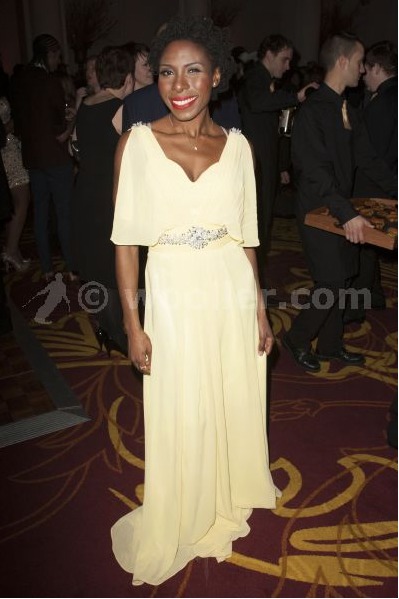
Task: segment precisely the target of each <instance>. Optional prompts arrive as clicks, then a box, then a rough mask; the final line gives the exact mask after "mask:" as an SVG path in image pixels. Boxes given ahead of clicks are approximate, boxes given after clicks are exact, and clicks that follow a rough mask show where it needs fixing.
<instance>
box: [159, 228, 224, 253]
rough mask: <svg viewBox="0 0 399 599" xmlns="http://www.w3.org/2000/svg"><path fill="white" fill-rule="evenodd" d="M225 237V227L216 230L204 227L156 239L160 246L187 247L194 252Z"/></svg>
mask: <svg viewBox="0 0 399 599" xmlns="http://www.w3.org/2000/svg"><path fill="white" fill-rule="evenodd" d="M226 235H227V227H226V226H225V225H223V227H219V228H218V229H205V228H204V227H190V228H189V229H187V231H184V232H183V233H163V234H162V235H161V237H160V238H159V239H158V244H160V245H189V246H191V247H192V248H194V249H196V250H202V248H204V247H206V246H207V245H208V244H209V243H211V241H216V240H217V239H221V238H222V237H225V236H226Z"/></svg>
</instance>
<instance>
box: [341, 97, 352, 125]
mask: <svg viewBox="0 0 399 599" xmlns="http://www.w3.org/2000/svg"><path fill="white" fill-rule="evenodd" d="M342 120H343V122H344V127H345V129H352V127H351V123H350V120H349V116H348V103H347V101H346V100H344V101H343V104H342Z"/></svg>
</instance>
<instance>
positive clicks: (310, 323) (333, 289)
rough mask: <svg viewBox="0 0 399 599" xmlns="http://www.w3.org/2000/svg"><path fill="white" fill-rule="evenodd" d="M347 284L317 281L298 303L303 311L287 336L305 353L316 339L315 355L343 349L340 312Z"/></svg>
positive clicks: (342, 328)
mask: <svg viewBox="0 0 399 599" xmlns="http://www.w3.org/2000/svg"><path fill="white" fill-rule="evenodd" d="M348 285H349V280H346V281H342V282H338V283H325V282H322V281H316V282H315V286H314V287H313V289H312V290H311V292H310V296H304V298H305V299H301V301H300V302H299V303H300V304H301V305H303V308H302V309H301V311H300V312H299V314H298V316H297V317H296V318H295V320H294V322H293V324H292V327H291V330H290V332H289V333H288V336H289V338H290V340H291V342H292V343H293V344H294V345H295V346H296V347H300V348H303V349H305V350H309V349H310V344H311V342H312V341H313V339H316V338H317V351H318V352H320V353H321V354H331V353H334V352H338V351H340V349H341V348H342V345H343V341H342V338H343V332H344V325H343V312H344V308H345V297H346V296H345V290H346V289H347V287H348Z"/></svg>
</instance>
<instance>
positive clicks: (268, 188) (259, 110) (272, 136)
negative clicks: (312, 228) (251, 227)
mask: <svg viewBox="0 0 399 599" xmlns="http://www.w3.org/2000/svg"><path fill="white" fill-rule="evenodd" d="M292 57H293V45H292V42H291V41H290V40H288V39H287V38H285V37H284V36H282V35H278V34H276V35H269V36H268V37H265V38H264V40H263V41H262V42H261V44H260V46H259V49H258V61H257V62H256V63H255V64H254V66H253V67H250V68H248V70H247V71H246V73H245V75H244V78H243V80H242V83H241V86H240V91H239V105H240V110H241V117H242V124H243V132H244V134H245V135H246V136H247V137H248V139H249V140H250V141H251V143H252V145H253V148H254V152H255V159H256V186H257V200H258V222H259V239H260V244H261V245H260V258H261V260H262V262H264V259H265V257H266V253H267V248H268V244H269V236H270V230H271V225H272V218H273V205H274V200H275V197H276V191H277V183H278V177H279V168H278V156H279V133H278V120H279V114H280V111H281V110H282V109H284V108H289V107H292V106H297V105H298V104H299V103H300V102H302V101H303V100H304V99H305V98H306V93H305V92H306V89H307V88H308V87H318V86H317V84H315V83H310V84H309V85H307V86H306V87H304V88H303V89H301V90H300V91H298V92H297V93H296V92H290V91H286V90H284V89H276V84H275V81H276V80H279V79H281V78H282V76H283V75H284V73H285V72H286V71H288V70H289V68H290V64H291V61H292Z"/></svg>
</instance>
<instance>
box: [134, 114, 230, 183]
mask: <svg viewBox="0 0 399 599" xmlns="http://www.w3.org/2000/svg"><path fill="white" fill-rule="evenodd" d="M145 126H146V128H147V129H148V131H149V133H150V137H151V138H152V139H153V140H154V142H155V145H156V146H157V148H158V150H159V151H160V152H161V154H162V156H163V157H164V158H165V159H166V160H168V162H171V163H172V164H175V165H176V166H177V167H178V169H179V170H180V171H181V172H182V173H183V174H184V176H185V178H186V179H187V181H189V182H190V183H197V181H199V180H200V179H201V177H203V176H204V175H205V174H206V173H207V172H208V171H209V170H210V169H212V168H213V167H214V166H217V165H218V164H220V163H221V161H222V158H223V156H224V154H225V151H226V147H227V144H228V143H229V139H230V137H231V135H230V132H227V131H225V129H224V128H222V129H223V131H224V132H225V135H226V142H225V144H224V146H223V150H222V151H221V153H220V156H219V158H218V160H216V161H215V162H212V164H210V165H209V166H207V167H206V169H204V170H203V171H202V173H200V175H199V176H198V177H197V178H196V179H194V180H193V179H191V178H190V177H189V176H188V174H187V172H186V171H185V169H184V168H183V167H182V165H181V164H179V163H178V162H176V160H173V159H172V158H169V157H168V156H167V155H166V154H165V150H164V149H163V147H162V146H161V144H160V143H159V141H158V139H157V138H156V136H155V135H154V132H153V130H152V129H151V123H149V124H148V125H145Z"/></svg>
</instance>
